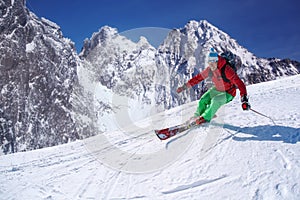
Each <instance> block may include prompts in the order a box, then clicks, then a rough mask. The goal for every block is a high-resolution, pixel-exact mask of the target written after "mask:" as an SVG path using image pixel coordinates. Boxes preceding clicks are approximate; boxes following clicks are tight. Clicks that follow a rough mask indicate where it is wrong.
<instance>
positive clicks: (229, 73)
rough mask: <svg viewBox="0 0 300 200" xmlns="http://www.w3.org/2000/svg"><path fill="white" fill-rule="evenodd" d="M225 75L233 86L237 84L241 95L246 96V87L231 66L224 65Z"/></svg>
mask: <svg viewBox="0 0 300 200" xmlns="http://www.w3.org/2000/svg"><path fill="white" fill-rule="evenodd" d="M225 74H226V77H227V78H228V79H229V80H230V82H232V83H233V84H234V85H235V86H237V87H238V88H239V90H240V95H241V97H243V96H245V95H246V96H247V89H246V86H245V84H244V82H243V81H242V80H241V79H240V77H239V76H238V75H237V73H236V72H235V71H234V70H233V69H232V68H231V67H226V69H225Z"/></svg>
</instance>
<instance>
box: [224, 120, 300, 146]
mask: <svg viewBox="0 0 300 200" xmlns="http://www.w3.org/2000/svg"><path fill="white" fill-rule="evenodd" d="M223 127H224V128H226V129H229V130H233V131H235V132H236V134H234V135H233V137H232V139H233V140H236V141H247V140H254V141H283V142H285V143H291V144H295V143H297V142H298V141H300V128H293V127H287V126H279V125H262V126H254V127H242V128H241V127H237V126H233V125H228V124H224V126H223ZM238 133H244V134H248V135H251V136H249V137H247V136H246V137H245V136H243V137H239V136H237V134H238Z"/></svg>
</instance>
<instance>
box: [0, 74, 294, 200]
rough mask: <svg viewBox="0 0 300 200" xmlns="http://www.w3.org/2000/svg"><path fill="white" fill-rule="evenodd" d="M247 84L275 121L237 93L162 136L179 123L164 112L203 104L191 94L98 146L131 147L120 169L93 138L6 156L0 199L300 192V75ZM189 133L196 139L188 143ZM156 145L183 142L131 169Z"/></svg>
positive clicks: (287, 195) (1, 161)
mask: <svg viewBox="0 0 300 200" xmlns="http://www.w3.org/2000/svg"><path fill="white" fill-rule="evenodd" d="M248 91H249V95H250V103H251V105H252V108H254V109H257V110H258V111H260V112H263V113H264V114H266V115H269V116H271V117H272V118H273V119H274V120H275V122H276V125H274V124H273V123H272V121H271V120H269V119H267V118H264V117H262V116H259V115H257V114H255V113H252V112H250V111H249V112H244V111H242V110H241V108H240V102H239V98H235V99H234V101H233V102H231V103H229V104H227V105H226V106H225V107H224V108H222V109H221V110H220V111H219V112H218V114H217V115H218V118H217V119H216V120H213V121H212V122H211V124H210V125H206V126H203V127H199V128H196V129H193V130H190V131H188V132H186V133H183V134H181V135H178V136H177V137H174V138H171V139H170V140H167V141H159V140H158V138H157V137H156V136H155V134H154V133H153V131H152V129H153V128H162V127H164V126H166V125H169V124H173V125H175V124H178V123H179V122H177V121H174V119H170V120H169V121H168V120H165V119H164V120H162V118H163V117H166V115H169V116H172V113H174V115H175V114H176V113H177V114H178V115H180V114H182V113H185V114H184V118H188V117H189V116H188V115H189V113H191V112H193V110H194V109H195V108H196V106H197V102H192V103H190V104H187V105H183V106H181V107H180V108H175V109H174V111H172V110H170V111H167V112H166V113H161V114H158V115H157V116H156V118H152V119H151V120H153V126H151V127H146V128H143V129H138V130H137V129H129V131H128V133H129V135H126V136H124V137H120V136H119V135H118V134H119V133H118V132H112V133H109V134H111V137H112V138H110V140H108V141H107V142H106V143H103V144H104V145H103V146H102V147H99V149H98V150H99V151H98V153H99V155H102V154H105V153H107V152H108V153H109V152H110V151H113V150H114V148H116V147H117V148H120V149H122V151H123V152H124V153H126V152H130V153H131V154H129V155H130V156H128V157H125V159H124V160H121V161H120V162H119V163H120V168H119V169H116V168H114V167H111V166H109V165H108V164H107V163H103V160H100V159H98V158H97V156H95V155H94V154H91V153H90V151H89V149H88V148H87V146H86V145H87V142H86V141H76V142H73V143H70V144H65V145H61V146H56V147H51V148H45V149H41V150H36V151H31V152H24V153H16V154H12V155H5V156H1V157H0V180H1V182H0V199H1V200H2V199H3V200H4V199H5V200H19V199H31V200H35V199H48V200H51V199H70V200H76V199H289V200H296V199H300V182H299V180H300V120H299V119H300V106H298V104H299V103H298V102H299V99H300V76H294V77H289V78H286V79H282V80H277V81H274V82H267V83H262V84H256V85H252V86H249V87H248ZM270 102H272V103H270ZM287 102H288V103H287ZM270 104H272V105H270ZM274 105H276V108H274ZM180 109H182V110H183V112H180ZM222 120H223V121H224V124H223V123H222ZM161 122H163V123H161ZM222 127H223V128H222ZM218 128H219V129H218ZM213 130H221V131H219V132H218V131H217V132H213ZM131 133H135V134H133V135H130V134H131ZM113 134H116V136H114V135H113ZM189 138H191V140H192V142H191V143H190V144H188V145H186V146H184V142H186V141H188V139H189ZM157 149H159V150H161V151H162V152H167V153H168V152H172V151H173V150H174V149H175V150H176V149H179V150H180V151H179V152H180V154H181V155H179V156H178V157H174V160H172V162H170V163H169V164H168V165H165V166H163V167H162V168H158V169H156V170H152V171H145V172H139V173H135V172H133V171H126V169H127V168H126V167H128V166H130V164H131V163H132V162H133V161H135V160H139V159H141V160H142V159H144V158H145V157H143V152H155V151H156V150H157ZM108 155H109V154H108ZM149 159H151V157H150V158H149ZM146 161H147V160H145V163H147V162H146ZM133 168H134V166H133Z"/></svg>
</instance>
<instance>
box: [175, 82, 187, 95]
mask: <svg viewBox="0 0 300 200" xmlns="http://www.w3.org/2000/svg"><path fill="white" fill-rule="evenodd" d="M186 89H188V86H187V84H183V86H181V87H179V88H177V90H176V92H177V93H180V92H182V91H183V90H186Z"/></svg>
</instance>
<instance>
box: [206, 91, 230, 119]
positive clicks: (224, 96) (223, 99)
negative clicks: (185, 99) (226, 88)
mask: <svg viewBox="0 0 300 200" xmlns="http://www.w3.org/2000/svg"><path fill="white" fill-rule="evenodd" d="M233 98H234V97H233V96H232V95H230V94H228V93H227V92H219V94H218V95H216V96H214V97H213V98H212V99H211V103H210V105H209V106H208V107H207V109H206V110H205V111H204V113H203V114H202V115H201V116H202V117H203V118H204V119H205V121H207V122H209V121H210V120H211V119H212V118H213V116H214V115H215V114H216V112H217V111H218V109H219V108H220V107H221V106H222V105H224V104H226V103H228V102H230V101H232V99H233Z"/></svg>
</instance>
